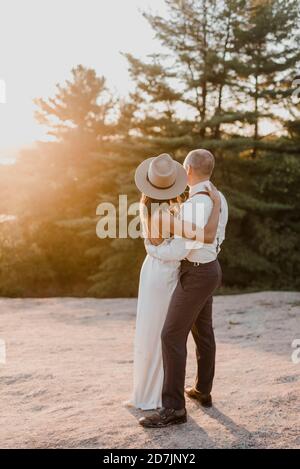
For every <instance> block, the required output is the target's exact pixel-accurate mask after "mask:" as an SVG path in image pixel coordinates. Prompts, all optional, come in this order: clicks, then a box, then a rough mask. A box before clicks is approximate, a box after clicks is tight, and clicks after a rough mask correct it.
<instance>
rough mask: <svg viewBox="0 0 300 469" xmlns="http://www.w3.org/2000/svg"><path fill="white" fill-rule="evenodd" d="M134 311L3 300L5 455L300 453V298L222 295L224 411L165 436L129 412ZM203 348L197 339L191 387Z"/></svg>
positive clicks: (0, 389)
mask: <svg viewBox="0 0 300 469" xmlns="http://www.w3.org/2000/svg"><path fill="white" fill-rule="evenodd" d="M135 308H136V300H133V299H112V300H97V299H89V298H83V299H75V298H51V299H0V340H1V339H2V341H5V347H6V363H2V364H1V363H0V406H1V409H0V446H1V447H2V448H46V447H50V448H142V447H143V448H300V418H299V413H300V412H299V411H300V363H296V362H297V361H298V362H299V361H300V360H299V358H300V353H298V354H297V350H296V351H295V349H293V348H292V342H293V340H295V339H300V293H291V292H289V293H282V292H281V293H279V292H264V293H254V294H244V295H231V296H218V297H216V298H215V332H216V339H217V369H216V380H215V385H214V390H213V398H214V407H213V408H212V409H208V410H203V409H202V408H199V406H198V405H197V404H196V403H194V402H188V403H187V408H188V413H189V418H188V423H187V424H185V425H181V426H178V427H170V428H168V429H162V430H153V429H151V430H146V429H143V428H142V427H140V426H139V425H138V424H137V419H138V417H140V416H141V415H142V412H141V411H136V410H133V409H130V408H127V407H125V406H124V405H123V402H124V401H125V400H126V399H128V397H129V395H130V390H131V384H132V344H133V335H134V322H135ZM2 344H3V342H2ZM2 349H3V347H2ZM193 349H194V346H193V342H192V339H191V338H190V340H189V360H188V369H187V383H188V384H190V383H192V382H193V376H194V370H195V360H194V350H193ZM293 351H294V357H295V360H294V361H295V363H294V362H293V361H292V353H293ZM297 356H298V360H297ZM2 359H3V356H2Z"/></svg>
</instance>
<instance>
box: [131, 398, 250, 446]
mask: <svg viewBox="0 0 300 469" xmlns="http://www.w3.org/2000/svg"><path fill="white" fill-rule="evenodd" d="M193 406H194V407H196V408H197V410H198V411H199V413H200V412H202V413H204V414H206V415H207V416H209V417H210V418H211V419H213V420H215V421H217V422H218V423H219V424H221V425H222V426H223V427H224V429H225V430H226V431H227V432H229V433H230V434H231V435H232V436H233V437H234V440H233V441H231V443H230V444H225V445H224V446H225V447H228V446H229V447H232V448H244V447H247V446H250V447H255V442H254V440H253V435H252V434H251V432H249V431H248V430H247V429H246V428H245V427H243V426H242V425H239V424H237V423H236V422H234V420H232V419H231V418H230V417H228V416H227V415H225V414H224V413H223V412H221V411H220V409H219V408H218V407H216V406H215V405H213V407H211V408H204V407H202V406H201V405H200V404H198V403H197V402H193ZM127 409H128V411H129V412H130V413H131V415H132V416H133V417H135V418H136V420H138V419H139V418H140V417H143V416H146V415H149V414H151V413H153V411H142V410H137V409H135V408H133V407H128V408H127ZM200 418H201V416H200ZM205 426H206V427H207V426H209V423H206V424H205ZM140 428H141V430H142V431H144V432H147V436H148V438H149V440H151V442H152V444H153V445H155V447H161V448H169V449H176V448H180V449H185V448H194V449H195V448H218V447H220V446H223V445H222V444H221V445H220V440H218V441H215V440H214V439H213V438H211V436H209V434H208V433H207V431H205V430H204V428H203V427H201V425H199V423H198V422H196V420H194V418H192V417H191V416H190V415H188V421H187V423H186V424H183V425H174V426H170V427H167V428H160V429H153V428H147V429H146V428H143V427H140ZM166 432H167V434H166ZM164 435H165V436H166V438H167V439H168V443H166V442H164V441H163V436H164ZM176 437H179V441H178V440H177V438H176Z"/></svg>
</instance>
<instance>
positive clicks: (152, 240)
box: [148, 238, 164, 246]
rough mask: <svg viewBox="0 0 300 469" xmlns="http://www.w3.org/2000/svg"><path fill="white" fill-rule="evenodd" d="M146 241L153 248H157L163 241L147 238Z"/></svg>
mask: <svg viewBox="0 0 300 469" xmlns="http://www.w3.org/2000/svg"><path fill="white" fill-rule="evenodd" d="M148 240H149V241H150V243H151V244H153V246H159V245H160V244H161V243H162V242H163V241H164V239H163V238H148Z"/></svg>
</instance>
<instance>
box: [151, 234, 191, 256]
mask: <svg viewBox="0 0 300 469" xmlns="http://www.w3.org/2000/svg"><path fill="white" fill-rule="evenodd" d="M145 248H146V251H147V253H148V254H149V256H152V257H156V258H157V259H160V260H162V261H181V260H182V259H184V258H185V257H186V256H187V255H188V254H189V252H190V251H191V248H190V247H189V242H188V241H187V240H186V239H185V238H172V239H170V240H165V241H164V242H163V243H162V244H160V245H159V246H154V245H153V244H151V243H150V242H149V241H147V240H145Z"/></svg>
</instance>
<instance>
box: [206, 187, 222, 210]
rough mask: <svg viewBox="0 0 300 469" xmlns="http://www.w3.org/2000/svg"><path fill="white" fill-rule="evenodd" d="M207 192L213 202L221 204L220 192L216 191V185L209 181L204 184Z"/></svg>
mask: <svg viewBox="0 0 300 469" xmlns="http://www.w3.org/2000/svg"><path fill="white" fill-rule="evenodd" d="M205 188H206V190H207V192H208V194H209V197H210V198H211V200H212V202H213V204H219V205H221V197H220V193H219V191H218V189H217V188H216V186H214V185H213V183H212V182H211V183H210V184H209V185H207V186H205Z"/></svg>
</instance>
